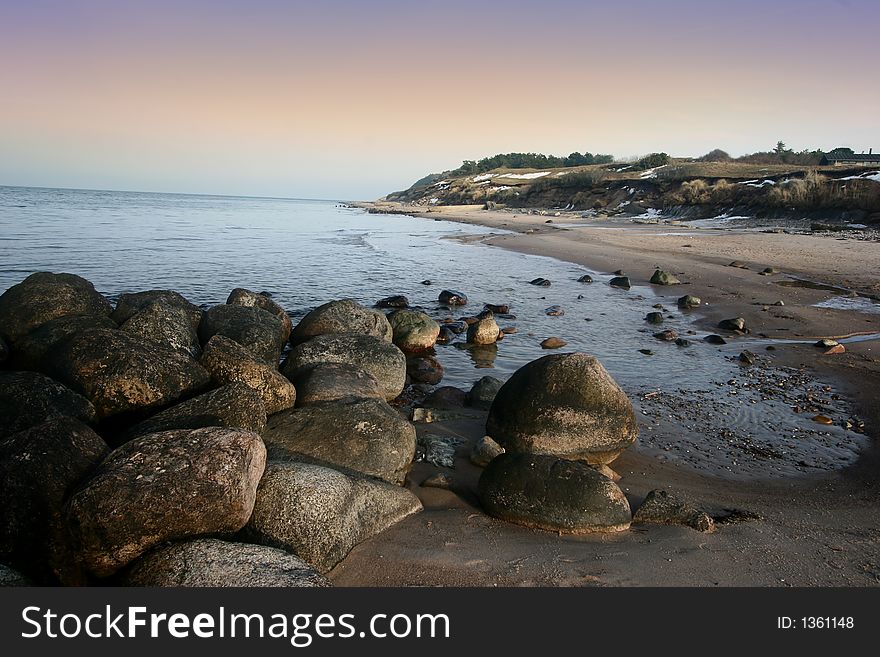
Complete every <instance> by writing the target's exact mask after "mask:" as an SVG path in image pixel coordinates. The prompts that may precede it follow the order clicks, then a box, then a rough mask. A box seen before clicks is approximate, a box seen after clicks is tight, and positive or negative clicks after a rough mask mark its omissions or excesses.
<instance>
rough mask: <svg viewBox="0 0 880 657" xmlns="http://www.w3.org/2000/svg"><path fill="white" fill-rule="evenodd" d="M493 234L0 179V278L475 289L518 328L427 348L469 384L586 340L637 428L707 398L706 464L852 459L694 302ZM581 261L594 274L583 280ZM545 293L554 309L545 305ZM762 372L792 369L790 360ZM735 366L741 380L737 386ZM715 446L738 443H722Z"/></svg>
mask: <svg viewBox="0 0 880 657" xmlns="http://www.w3.org/2000/svg"><path fill="white" fill-rule="evenodd" d="M498 233H499V231H498V230H497V229H496V230H491V229H488V228H483V227H479V226H472V225H465V224H460V223H452V222H447V221H437V220H431V219H425V218H416V217H410V216H405V215H398V214H394V215H387V214H372V213H367V212H366V211H364V210H362V209H359V208H354V207H350V206H348V205H347V204H345V203H341V202H337V201H323V200H303V199H285V198H252V197H237V196H209V195H187V194H163V193H144V192H119V191H94V190H74V189H47V188H29V187H2V186H0V292H2V291H4V290H6V289H7V288H9V287H10V286H12V285H14V284H16V283H18V282H20V281H21V280H22V279H24V278H25V277H26V276H28V275H29V274H31V273H33V272H36V271H52V272H69V273H74V274H78V275H80V276H82V277H84V278H86V279H88V280H90V281H91V282H92V283H93V284H94V285H95V287H96V288H97V289H98V290H99V291H100V292H101V293H103V294H104V295H106V296H107V297H108V298H109V299H110V300H111V301H113V300H115V299H116V298H118V297H119V295H121V294H123V293H127V292H136V291H140V290H151V289H172V290H176V291H178V292H180V293H181V294H183V295H184V296H185V297H187V298H188V299H189V300H190V301H192V302H193V303H195V304H197V305H200V306H202V307H204V308H208V307H210V306H212V305H215V304H220V303H224V302H225V301H226V298H227V296H228V295H229V292H230V291H231V290H232V289H233V288H236V287H244V288H247V289H250V290H253V291H255V292H266V293H268V294H270V295H271V296H272V298H273V299H274V300H275V301H277V302H278V303H279V304H280V305H281V306H282V307H284V308H285V309H286V310H287V311H288V313H289V314H290V315H291V317H292V319H293V321H294V323H295V322H296V321H297V319H298V318H299V317H302V316H303V315H304V314H306V313H307V312H308V311H309V310H311V309H312V308H314V307H316V306H318V305H320V304H323V303H326V302H328V301H331V300H334V299H342V298H351V299H355V300H357V301H358V302H360V303H362V304H364V305H367V306H372V305H374V304H375V303H376V302H377V301H378V300H379V299H381V298H383V297H386V296H390V295H396V294H402V295H405V296H406V297H407V298H408V299H409V301H410V305H411V306H414V307H417V308H421V309H422V310H424V312H426V313H428V314H429V315H431V316H432V317H434V318H435V319H437V320H438V321H443V320H445V319H449V318H451V319H458V318H460V317H463V316H466V315H473V314H476V313H477V312H479V311H480V310H482V308H483V305H484V304H486V303H490V304H507V305H509V306H510V317H506V318H499V319H498V322H499V324H500V325H501V326H502V327H505V326H510V327H515V328H516V329H517V332H516V333H515V334H512V335H508V336H506V337H505V338H504V340H503V341H501V342H499V343H498V344H497V345H496V346H495V347H489V348H480V349H473V348H467V346H466V345H465V344H464V340H463V336H462V339H460V340H458V341H455V342H453V343H451V344H448V345H438V346H437V347H436V356H437V358H438V359H439V360H440V362H441V363H442V364H443V367H444V370H445V374H444V379H443V381H442V385H453V386H458V387H461V388H464V389H467V388H469V387H470V386H471V385H472V384H473V383H474V381H476V380H477V379H479V378H480V377H482V376H485V375H491V376H495V377H498V378H500V379H506V378H507V377H509V376H510V374H512V373H513V372H514V371H516V370H517V369H518V368H519V367H521V366H522V365H524V364H525V363H527V362H529V361H531V360H534V359H536V358H540V357H541V356H545V355H547V354H548V353H559V352H569V351H583V352H587V353H590V354H592V355H594V356H596V357H597V358H598V359H599V360H600V361H601V362H602V363H603V364H604V365H605V367H606V368H607V369H608V370H609V372H610V373H611V374H612V376H613V377H614V378H615V379H616V380H617V381H618V383H619V384H620V385H621V386H622V387H623V389H624V390H625V391H626V392H627V393H629V394H630V395H631V397H633V398H634V399H635V400H636V403H637V406H638V407H639V408H640V413H641V414H642V417H641V419H642V421H643V423H645V425H646V427H650V426H652V425H658V424H659V423H660V422H662V421H663V420H664V417H663V416H667V417H666V418H665V419H667V420H669V419H675V418H678V417H679V415H681V414H682V413H684V417H685V418H686V417H687V408H688V404H692V405H693V409H692V410H693V416H694V418H700V417H703V416H705V415H706V414H707V409H705V408H702V406H705V405H709V406H711V409H709V412H710V414H714V416H716V417H714V419H713V424H712V426H713V427H714V429H713V431H715V433H718V434H719V435H721V436H724V435H726V436H728V437H726V438H725V437H719V438H718V440H719V441H721V442H719V444H718V446H717V447H718V450H720V451H719V452H718V453H717V454H714V456H712V459H713V460H714V462H715V464H716V465H717V461H718V460H719V459H722V461H724V462H725V463H727V462H730V461H735V460H736V458H735V457H736V454H737V453H738V452H737V450H740V451H742V450H743V449H745V448H742V445H743V444H745V445H747V446H748V445H754V444H757V445H759V447H760V446H769V447H768V449H771V450H772V451H771V452H769V453H771V454H779V453H784V454H785V455H786V456H785V458H776V459H774V458H770V457H768V458H769V460H770V461H773V462H774V463H768V464H767V465H768V468H767V469H766V472H765V474H767V473H770V474H772V473H773V472H774V464H780V463H784V464H785V465H786V467H788V466H789V465H791V464H792V463H794V462H796V461H801V462H804V463H809V464H813V465H812V466H810V467H813V466H814V467H815V468H819V469H830V468H834V467H839V466H841V465H845V464H847V463H850V462H852V461H853V460H855V458H856V456H857V453H858V450H859V447H860V445H861V437H860V436H859V435H858V434H854V433H853V432H851V431H846V430H845V429H842V428H840V427H838V426H831V427H821V428H819V427H817V426H816V424H815V423H814V422H811V421H810V419H809V418H807V417H804V416H802V415H799V414H796V413H793V412H792V410H791V404H790V403H789V402H788V401H786V400H784V399H781V398H770V399H764V397H767V395H763V394H761V392H760V386H759V385H757V383H756V384H755V386H754V388H752V387H750V386H749V385H746V387H745V389H743V386H742V385H739V384H740V382H741V381H743V380H746V381H747V380H748V379H749V376H748V373H747V372H744V369H743V366H742V365H741V364H740V362H739V360H738V358H737V356H738V354H739V352H740V351H742V349H744V348H749V344H748V341H747V340H738V341H736V342H735V343H733V344H728V345H724V346H720V347H719V346H714V345H709V344H707V343H705V342H703V341H702V338H703V337H704V336H705V335H706V334H705V332H702V331H700V330H699V329H697V328H696V325H695V321H696V320H697V319H698V318H699V312H698V311H696V312H686V313H685V312H681V311H679V309H678V308H677V307H676V306H675V303H674V302H673V303H670V298H669V297H660V296H658V295H657V294H656V293H655V292H654V290H653V289H652V288H651V287H650V286H638V285H637V286H633V287H632V288H631V289H630V290H622V289H618V288H614V287H611V286H609V285H608V281H609V280H610V279H611V277H612V275H611V274H609V273H607V272H599V271H592V270H590V269H587V268H585V267H582V266H580V265H576V264H572V263H568V262H563V261H560V260H555V259H553V258H547V257H541V256H532V255H523V254H520V253H515V252H513V251H508V250H505V249H501V248H497V247H494V246H490V245H487V244H485V243H483V240H484V238H488V237H491V236H492V235H497V234H498ZM639 273H640V274H643V275H644V274H646V273H647V274H650V272H639ZM584 274H589V275H590V276H592V278H593V281H594V282H593V283H581V282H578V278H580V277H581V276H583V275H584ZM538 277H541V278H545V279H548V280H550V281H551V285H550V287H537V286H534V285H531V284H529V281H531V280H533V279H535V278H538ZM444 289H451V290H458V291H461V292H464V293H465V294H466V295H467V297H468V299H469V302H468V304H467V305H466V306H464V307H462V308H458V309H449V308H447V307H445V306H442V305H441V304H439V303H438V295H439V293H440V292H441V291H442V290H444ZM685 292H686V290H683V291H682V294H684V293H685ZM673 299H674V297H673ZM552 306H559V307H561V308H562V309H563V311H564V314H563V315H561V316H551V315H548V314H547V312H546V311H547V309H548V308H550V307H552ZM658 306H661V307H659V308H658ZM657 310H659V311H660V312H662V313H663V314H664V316H665V320H664V323H663V325H662V326H656V325H651V324H648V323H647V322H646V321H645V319H644V318H645V315H646V314H647V313H649V312H653V311H657ZM661 329H674V330H676V331H677V332H678V333H679V334H680V335H681V336H682V337H683V338H685V339H687V340H688V342H689V346H687V347H680V346H676V345H675V344H673V343H667V342H661V341H659V340H657V339H656V338H654V337H653V334H654V333H655V332H657V331H659V330H661ZM551 336H556V337H560V338H562V339H563V340H565V341H566V342H567V343H568V344H567V346H566V347H564V348H562V349H558V350H554V351H553V352H549V351H548V350H545V349H542V348H541V346H540V343H541V341H542V340H544V339H545V338H547V337H551ZM640 350H647V351H649V352H650V354H646V353H642V352H640ZM767 371H768V372H771V373H773V376H778V377H780V381H783V380H785V381H789V382H791V381H794V379H792V378H791V377H792V376H794V373H792V372H787V371H784V370H778V371H776V370H773V369H772V368H771V369H769V370H767ZM768 376H769V375H768ZM731 380H733V381H736V382H737V384H738V385H737V386H735V391H734V392H733V394H730V393H731V389H730V383H729V382H730V381H731ZM821 384H822V382H816V383H815V385H817V386H821ZM791 385H794V384H791ZM798 385H799V384H798ZM805 385H806V384H805ZM801 387H802V386H801ZM646 396H647V397H646ZM657 397H662V398H669V399H672V398H673V397H674V398H675V399H676V400H677V401H676V402H675V403H674V404H672V402H670V405H669V406H661V407H658V406H657V405H656V403H655V402H652V403H651V404H649V403H647V401H646V402H645V403H644V404H640V403H639V400H642V399H645V400H648V399H656V398H657ZM643 406H644V408H642V407H643ZM698 407H700V408H698ZM682 409H685V410H684V411H683V410H682ZM701 413H702V415H701ZM722 429H723V430H724V431H726V432H727V433H726V434H725V433H724V431H722ZM693 430H694V431H695V432H699V430H700V428H699V427H694V428H693ZM695 435H696V434H695ZM730 435H733V436H734V439H733V440H732V441H731V439H730V438H729V436H730ZM725 441H726V442H725ZM744 441H745V442H744ZM647 446H648V447H650V448H652V449H655V450H656V451H657V453H658V456H659V457H662V456H663V453H664V452H665V453H666V454H667V455H668V457H669V458H671V459H673V460H674V459H683V460H684V461H688V462H690V461H693V460H695V459H696V460H699V459H700V458H701V455H700V454H699V453H697V454H692V453H691V454H686V453H685V452H684V448H681V449H679V448H678V447H677V446H674V445H673V446H671V447H670V446H666V447H664V446H663V445H660V444H657V445H651V444H650V443H647ZM696 451H697V452H699V449H697V450H696ZM722 451H724V452H725V453H729V454H732V455H733V456H726V457H722V456H721V452H722ZM745 452H748V450H747V449H746V450H745ZM760 453H761V451H760V449H758V450H757V451H754V452H753V453H744V454H743V456H742V459H743V461H744V462H745V461H753V462H756V460H760V459H759V457H760ZM706 458H709V457H708V456H707V457H706ZM725 459H726V461H725ZM725 467H728V466H725ZM731 467H733V468H734V469H735V465H734V466H729V467H728V469H730V468H731ZM792 467H794V466H792ZM777 469H778V468H777ZM807 469H809V468H807ZM759 470H761V469H760V468H759ZM761 472H764V470H761Z"/></svg>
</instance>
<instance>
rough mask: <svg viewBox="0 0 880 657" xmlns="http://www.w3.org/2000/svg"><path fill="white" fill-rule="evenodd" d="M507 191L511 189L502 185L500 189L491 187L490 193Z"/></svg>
mask: <svg viewBox="0 0 880 657" xmlns="http://www.w3.org/2000/svg"><path fill="white" fill-rule="evenodd" d="M505 189H510V186H509V185H501V186H499V187H490V188H489V191H490V192H503V191H504V190H505Z"/></svg>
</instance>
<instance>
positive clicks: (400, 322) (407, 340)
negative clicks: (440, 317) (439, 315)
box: [388, 310, 440, 352]
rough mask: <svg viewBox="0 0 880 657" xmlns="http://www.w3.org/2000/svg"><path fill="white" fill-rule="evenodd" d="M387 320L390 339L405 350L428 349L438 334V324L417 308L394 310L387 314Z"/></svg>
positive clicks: (435, 340)
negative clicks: (390, 333) (389, 327)
mask: <svg viewBox="0 0 880 657" xmlns="http://www.w3.org/2000/svg"><path fill="white" fill-rule="evenodd" d="M388 322H389V323H390V324H391V330H392V331H393V337H392V341H393V342H394V344H395V345H397V346H398V347H399V348H400V349H401V350H402V351H406V352H418V351H425V350H426V349H430V348H431V347H433V346H434V344H435V343H436V342H437V336H438V335H439V334H440V325H439V324H438V323H437V322H435V321H434V320H433V319H431V318H430V317H428V316H427V315H426V314H425V313H422V312H419V311H417V310H396V311H394V312H393V313H391V314H390V315H388Z"/></svg>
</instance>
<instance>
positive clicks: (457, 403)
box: [422, 386, 467, 410]
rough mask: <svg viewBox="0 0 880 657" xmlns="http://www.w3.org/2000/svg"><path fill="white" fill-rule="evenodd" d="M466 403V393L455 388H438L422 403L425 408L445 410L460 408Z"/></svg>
mask: <svg viewBox="0 0 880 657" xmlns="http://www.w3.org/2000/svg"><path fill="white" fill-rule="evenodd" d="M466 401H467V393H466V392H465V391H464V390H462V389H461V388H456V387H455V386H440V387H439V388H435V389H434V390H432V391H431V394H430V395H428V396H427V397H425V401H424V402H423V403H422V405H423V406H425V407H426V408H436V409H446V410H450V409H453V408H461V407H462V406H464V405H465V403H466Z"/></svg>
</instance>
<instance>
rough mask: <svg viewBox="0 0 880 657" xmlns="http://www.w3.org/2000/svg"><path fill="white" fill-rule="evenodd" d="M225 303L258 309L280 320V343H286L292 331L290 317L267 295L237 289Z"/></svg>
mask: <svg viewBox="0 0 880 657" xmlns="http://www.w3.org/2000/svg"><path fill="white" fill-rule="evenodd" d="M226 303H227V305H230V306H245V307H246V308H260V309H262V310H265V311H266V312H267V313H271V314H272V315H275V317H277V318H278V319H280V320H281V338H282V342H287V339H288V338H289V337H290V331H291V330H292V329H293V323H292V322H291V321H290V316H289V315H288V314H287V313H286V312H285V311H284V308H282V307H281V306H279V305H278V304H277V303H275V301H273V300H272V299H271V298H269V297H268V296H267V295H265V294H258V293H256V292H251V291H250V290H246V289H245V288H243V287H237V288H235V289H234V290H233V291H232V292H230V293H229V297H227V299H226Z"/></svg>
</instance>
